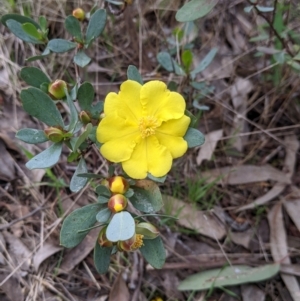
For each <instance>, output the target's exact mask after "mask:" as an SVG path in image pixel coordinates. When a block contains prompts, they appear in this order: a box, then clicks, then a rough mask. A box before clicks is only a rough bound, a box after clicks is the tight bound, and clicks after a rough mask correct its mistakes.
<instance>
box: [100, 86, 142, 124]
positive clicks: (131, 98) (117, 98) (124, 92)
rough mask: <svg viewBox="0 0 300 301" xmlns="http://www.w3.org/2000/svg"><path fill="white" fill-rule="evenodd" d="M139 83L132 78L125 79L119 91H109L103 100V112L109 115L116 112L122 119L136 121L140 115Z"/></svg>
mask: <svg viewBox="0 0 300 301" xmlns="http://www.w3.org/2000/svg"><path fill="white" fill-rule="evenodd" d="M141 87H142V86H141V85H140V84H139V83H138V82H136V81H133V80H127V81H125V82H124V83H123V84H122V85H121V88H120V92H119V93H118V94H116V93H113V92H111V93H109V94H108V95H107V96H106V98H105V101H104V113H105V115H107V116H109V115H111V114H115V113H117V114H118V115H119V116H120V117H122V118H124V119H131V120H133V121H138V120H139V118H140V117H141V116H142V105H141V102H140V91H141Z"/></svg>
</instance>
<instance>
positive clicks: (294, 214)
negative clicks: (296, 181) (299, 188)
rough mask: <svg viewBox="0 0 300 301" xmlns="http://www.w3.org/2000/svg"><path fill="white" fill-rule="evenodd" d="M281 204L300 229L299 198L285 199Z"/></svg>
mask: <svg viewBox="0 0 300 301" xmlns="http://www.w3.org/2000/svg"><path fill="white" fill-rule="evenodd" d="M283 205H284V208H285V209H286V211H287V213H288V214H289V216H290V218H291V219H292V220H293V222H294V224H295V225H296V227H297V228H298V230H299V231H300V219H299V217H300V199H297V200H289V201H285V202H284V203H283Z"/></svg>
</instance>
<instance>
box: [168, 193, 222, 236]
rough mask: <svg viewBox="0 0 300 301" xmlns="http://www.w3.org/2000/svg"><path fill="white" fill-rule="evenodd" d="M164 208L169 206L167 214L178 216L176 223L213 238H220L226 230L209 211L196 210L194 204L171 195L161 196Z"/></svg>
mask: <svg viewBox="0 0 300 301" xmlns="http://www.w3.org/2000/svg"><path fill="white" fill-rule="evenodd" d="M163 200H164V204H165V206H164V208H170V210H171V212H168V214H170V215H173V216H176V217H178V218H179V219H178V221H177V223H178V224H180V225H181V226H183V227H186V228H189V229H193V230H196V231H197V232H199V233H200V234H202V235H205V236H208V237H211V238H213V239H222V238H223V237H224V236H225V234H226V232H225V229H224V226H223V225H222V224H221V223H220V222H219V220H218V219H217V218H216V217H215V216H214V215H212V214H211V213H209V212H204V211H200V210H197V209H196V208H195V206H192V205H191V204H188V203H184V202H182V201H180V200H178V199H176V198H173V197H171V196H163Z"/></svg>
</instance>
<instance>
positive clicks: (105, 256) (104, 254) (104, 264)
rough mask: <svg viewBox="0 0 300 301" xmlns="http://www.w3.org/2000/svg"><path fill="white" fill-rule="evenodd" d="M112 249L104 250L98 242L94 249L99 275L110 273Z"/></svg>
mask: <svg viewBox="0 0 300 301" xmlns="http://www.w3.org/2000/svg"><path fill="white" fill-rule="evenodd" d="M112 249H113V247H111V248H105V247H104V248H103V247H101V246H100V245H99V244H98V241H96V244H95V248H94V263H95V268H96V270H97V272H98V273H99V274H105V273H106V272H107V271H108V268H109V263H110V255H111V252H112Z"/></svg>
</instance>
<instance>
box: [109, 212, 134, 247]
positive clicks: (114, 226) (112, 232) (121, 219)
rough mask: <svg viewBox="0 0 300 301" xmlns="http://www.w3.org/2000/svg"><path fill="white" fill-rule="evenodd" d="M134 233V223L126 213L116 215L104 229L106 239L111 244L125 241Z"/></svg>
mask: <svg viewBox="0 0 300 301" xmlns="http://www.w3.org/2000/svg"><path fill="white" fill-rule="evenodd" d="M134 233H135V222H134V219H133V217H132V216H131V214H130V213H128V212H127V211H122V212H119V213H116V214H115V215H114V216H113V218H112V219H111V221H110V223H109V225H108V227H107V229H106V237H107V239H108V240H110V241H112V242H117V241H119V240H120V241H123V240H127V239H129V238H131V237H132V236H133V235H134Z"/></svg>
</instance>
